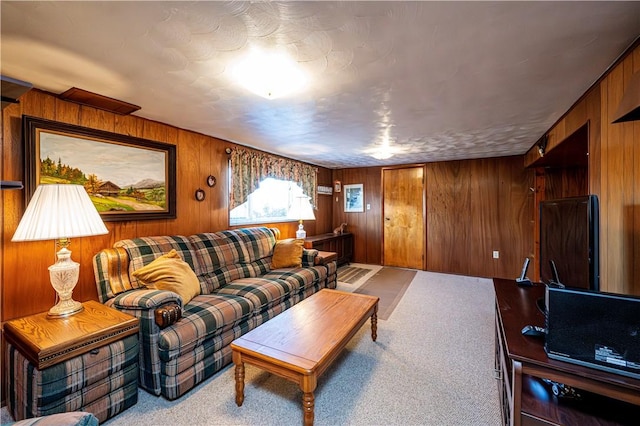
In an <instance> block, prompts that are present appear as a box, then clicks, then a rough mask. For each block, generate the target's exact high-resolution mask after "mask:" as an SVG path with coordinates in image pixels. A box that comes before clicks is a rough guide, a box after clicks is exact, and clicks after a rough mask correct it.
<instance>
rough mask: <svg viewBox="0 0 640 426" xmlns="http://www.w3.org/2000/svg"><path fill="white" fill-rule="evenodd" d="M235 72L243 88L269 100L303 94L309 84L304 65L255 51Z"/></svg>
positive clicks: (287, 57) (237, 65)
mask: <svg viewBox="0 0 640 426" xmlns="http://www.w3.org/2000/svg"><path fill="white" fill-rule="evenodd" d="M231 72H232V76H233V79H234V80H235V81H237V82H238V83H239V84H240V85H242V86H244V87H245V88H247V89H248V90H250V91H251V92H253V93H255V94H257V95H260V96H262V97H264V98H267V99H276V98H282V97H285V96H287V95H290V94H292V93H296V92H299V91H300V90H302V89H303V88H304V86H305V85H306V83H307V76H306V74H305V73H304V71H303V70H302V69H301V67H300V65H299V64H298V63H297V62H296V61H294V60H293V59H291V58H290V57H289V56H287V55H286V54H284V53H281V52H267V51H261V50H257V49H254V50H252V51H251V52H250V53H249V54H248V55H247V56H246V57H245V58H244V59H242V60H241V61H240V62H238V63H237V64H236V66H234V67H233V68H232V71H231Z"/></svg>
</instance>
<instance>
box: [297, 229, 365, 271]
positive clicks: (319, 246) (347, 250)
mask: <svg viewBox="0 0 640 426" xmlns="http://www.w3.org/2000/svg"><path fill="white" fill-rule="evenodd" d="M304 247H305V248H308V249H316V250H320V251H332V252H334V253H337V254H338V266H340V265H344V264H345V263H349V262H351V258H352V257H353V234H352V233H350V232H345V233H343V234H334V233H332V232H330V233H328V234H320V235H313V236H311V237H307V238H305V240H304Z"/></svg>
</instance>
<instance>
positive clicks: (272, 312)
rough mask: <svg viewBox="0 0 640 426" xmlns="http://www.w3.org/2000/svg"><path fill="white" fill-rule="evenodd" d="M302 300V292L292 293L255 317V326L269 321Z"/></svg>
mask: <svg viewBox="0 0 640 426" xmlns="http://www.w3.org/2000/svg"><path fill="white" fill-rule="evenodd" d="M301 300H302V297H301V296H300V294H295V295H291V296H290V297H288V298H286V299H284V300H283V301H282V302H280V303H279V304H277V305H274V306H272V307H271V308H270V309H268V310H266V311H264V312H261V313H260V314H258V315H256V316H255V317H254V320H255V327H257V326H259V325H260V324H262V323H265V322H267V321H268V320H270V319H271V318H273V317H275V316H276V315H278V314H280V313H282V312H284V311H286V310H287V309H289V308H290V307H292V306H293V305H295V304H296V303H298V302H299V301H301Z"/></svg>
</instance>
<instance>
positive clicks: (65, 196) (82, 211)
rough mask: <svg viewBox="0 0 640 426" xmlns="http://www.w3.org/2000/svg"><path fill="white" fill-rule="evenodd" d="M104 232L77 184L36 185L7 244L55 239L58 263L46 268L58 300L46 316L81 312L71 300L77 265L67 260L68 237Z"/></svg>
mask: <svg viewBox="0 0 640 426" xmlns="http://www.w3.org/2000/svg"><path fill="white" fill-rule="evenodd" d="M108 232H109V231H108V230H107V228H106V227H105V226H104V222H102V219H101V218H100V214H99V213H98V211H97V210H96V208H95V206H94V205H93V203H92V202H91V199H90V198H89V195H88V194H87V191H85V189H84V187H82V186H81V185H40V186H38V188H37V189H36V191H35V193H34V194H33V197H32V198H31V201H29V205H28V206H27V209H26V211H25V212H24V216H22V219H21V220H20V223H19V224H18V228H17V229H16V232H15V234H13V238H12V239H11V241H42V240H57V245H58V247H60V250H59V251H58V252H57V257H58V261H57V262H56V263H55V264H53V265H51V266H49V278H50V279H51V285H52V286H53V288H54V290H55V291H56V293H57V296H58V299H59V300H58V303H57V304H56V305H55V306H54V307H52V308H51V309H50V310H49V315H50V316H54V317H66V316H69V315H73V314H76V313H78V312H80V311H82V309H83V307H82V304H81V303H80V302H76V301H75V300H73V299H72V297H71V295H72V293H73V289H74V288H75V286H76V284H77V283H78V276H79V272H80V264H79V263H76V262H74V261H73V260H71V251H70V250H69V249H68V247H69V244H70V242H71V241H70V238H75V237H87V236H90V235H102V234H106V233H108Z"/></svg>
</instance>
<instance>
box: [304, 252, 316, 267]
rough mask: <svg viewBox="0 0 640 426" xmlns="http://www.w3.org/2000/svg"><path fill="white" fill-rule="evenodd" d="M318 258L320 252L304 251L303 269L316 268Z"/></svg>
mask: <svg viewBox="0 0 640 426" xmlns="http://www.w3.org/2000/svg"><path fill="white" fill-rule="evenodd" d="M317 256H318V250H316V249H307V248H303V249H302V267H303V268H308V267H310V266H314V265H315V264H316V263H315V262H316V257H317Z"/></svg>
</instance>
